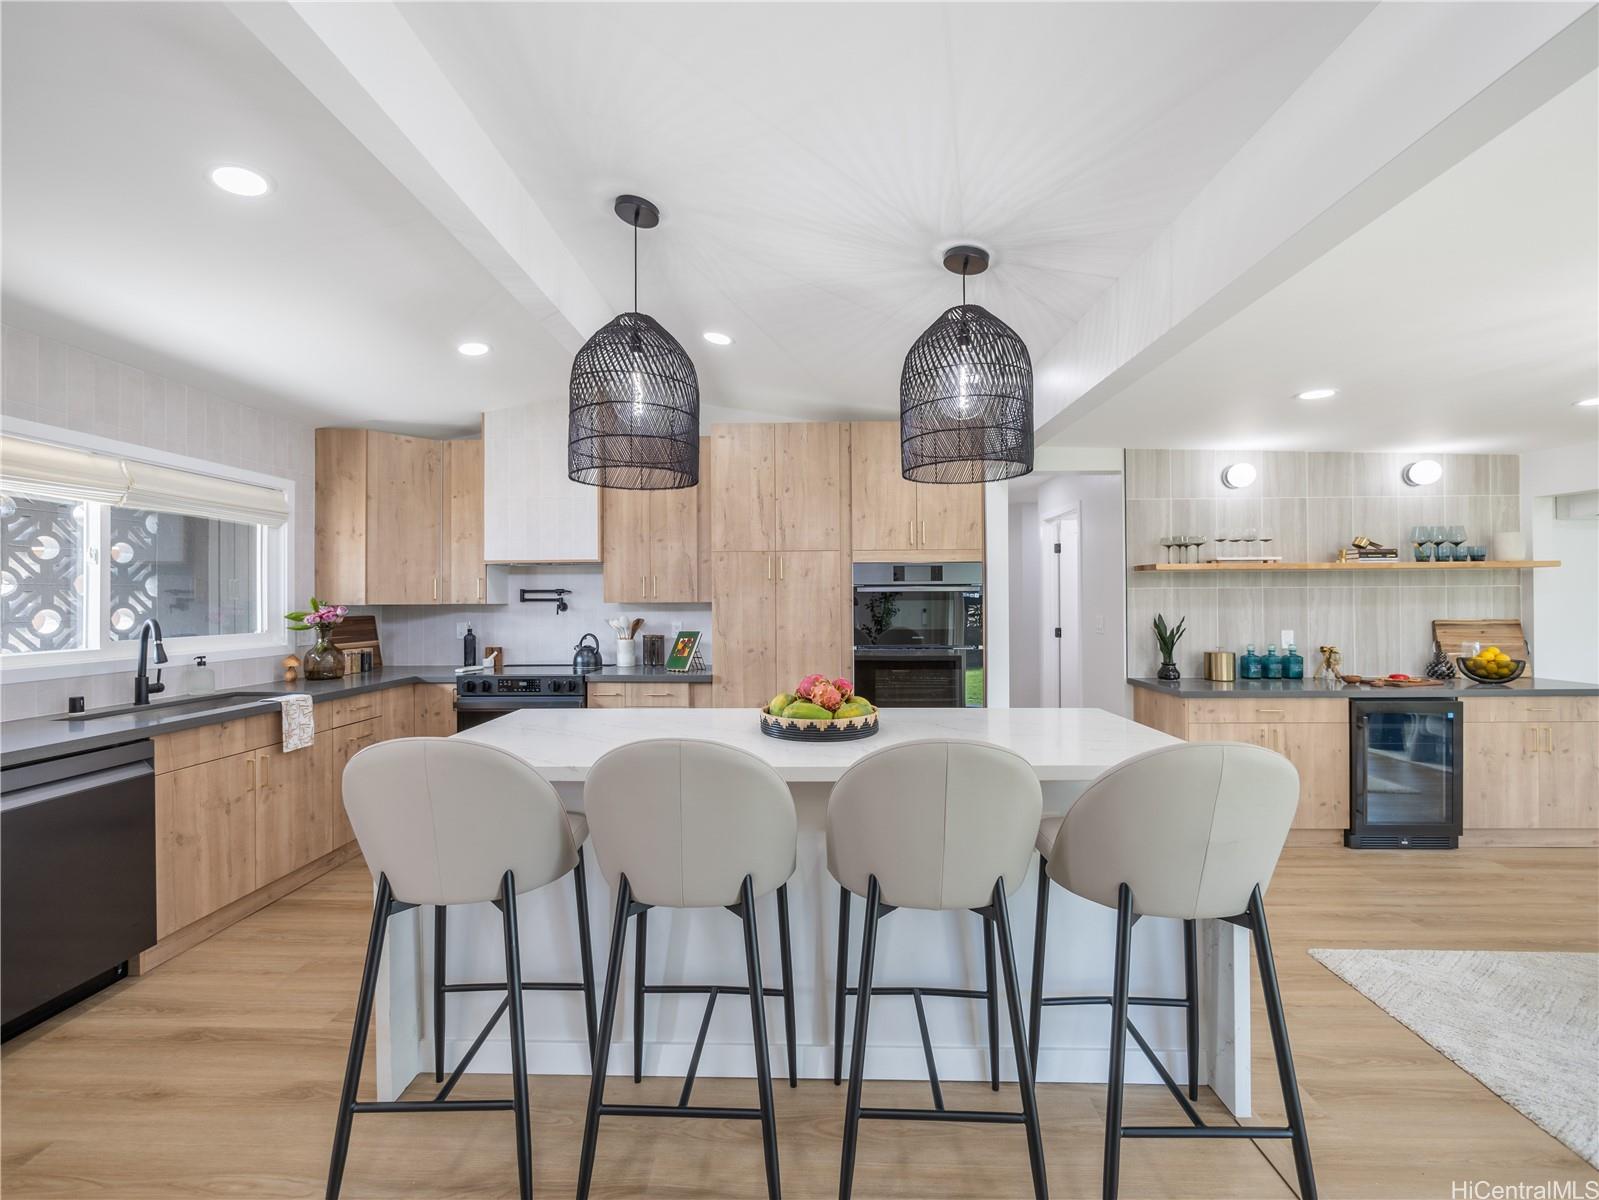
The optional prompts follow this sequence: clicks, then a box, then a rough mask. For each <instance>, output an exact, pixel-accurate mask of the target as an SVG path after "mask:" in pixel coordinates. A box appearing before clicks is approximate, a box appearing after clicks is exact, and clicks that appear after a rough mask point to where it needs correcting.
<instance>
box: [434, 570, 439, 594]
mask: <svg viewBox="0 0 1599 1200" xmlns="http://www.w3.org/2000/svg"><path fill="white" fill-rule="evenodd" d="M433 598H434V599H435V600H437V599H438V598H439V577H438V576H437V575H435V576H434V577H433Z"/></svg>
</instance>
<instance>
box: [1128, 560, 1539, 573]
mask: <svg viewBox="0 0 1599 1200" xmlns="http://www.w3.org/2000/svg"><path fill="white" fill-rule="evenodd" d="M1559 565H1560V561H1559V560H1558V559H1531V558H1518V559H1514V560H1511V561H1506V562H1489V561H1487V560H1484V561H1482V562H1404V561H1399V562H1202V563H1139V564H1138V565H1137V566H1135V567H1134V568H1133V570H1135V571H1522V570H1528V569H1530V568H1533V567H1558V566H1559Z"/></svg>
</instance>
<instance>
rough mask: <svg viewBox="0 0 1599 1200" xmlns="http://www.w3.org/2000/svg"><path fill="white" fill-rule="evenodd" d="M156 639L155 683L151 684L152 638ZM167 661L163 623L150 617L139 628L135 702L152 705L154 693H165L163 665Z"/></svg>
mask: <svg viewBox="0 0 1599 1200" xmlns="http://www.w3.org/2000/svg"><path fill="white" fill-rule="evenodd" d="M152 634H153V635H154V637H155V661H156V669H155V682H154V683H151V682H150V665H149V662H150V659H149V656H150V638H151V635H152ZM166 661H167V652H166V648H165V647H164V646H162V644H161V622H160V621H157V620H156V619H155V618H154V617H149V618H147V619H146V620H145V622H144V624H143V625H141V626H139V673H138V674H137V675H135V676H134V677H133V702H134V703H135V704H148V703H150V695H151V693H153V692H164V691H166V690H167V685H166V684H164V683H162V682H161V664H162V663H164V662H166Z"/></svg>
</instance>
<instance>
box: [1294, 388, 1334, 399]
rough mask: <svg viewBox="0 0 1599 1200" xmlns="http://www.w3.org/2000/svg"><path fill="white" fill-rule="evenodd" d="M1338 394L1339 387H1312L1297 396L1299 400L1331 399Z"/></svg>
mask: <svg viewBox="0 0 1599 1200" xmlns="http://www.w3.org/2000/svg"><path fill="white" fill-rule="evenodd" d="M1337 394H1338V389H1337V388H1311V389H1310V390H1309V391H1308V392H1300V393H1299V395H1298V396H1296V397H1295V399H1297V400H1331V399H1332V398H1333V397H1334V396H1336V395H1337Z"/></svg>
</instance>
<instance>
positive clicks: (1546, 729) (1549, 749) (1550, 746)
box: [1540, 725, 1555, 754]
mask: <svg viewBox="0 0 1599 1200" xmlns="http://www.w3.org/2000/svg"><path fill="white" fill-rule="evenodd" d="M1540 728H1541V729H1542V730H1543V752H1544V753H1545V754H1553V753H1554V752H1555V731H1554V727H1553V726H1550V725H1544V726H1540Z"/></svg>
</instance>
